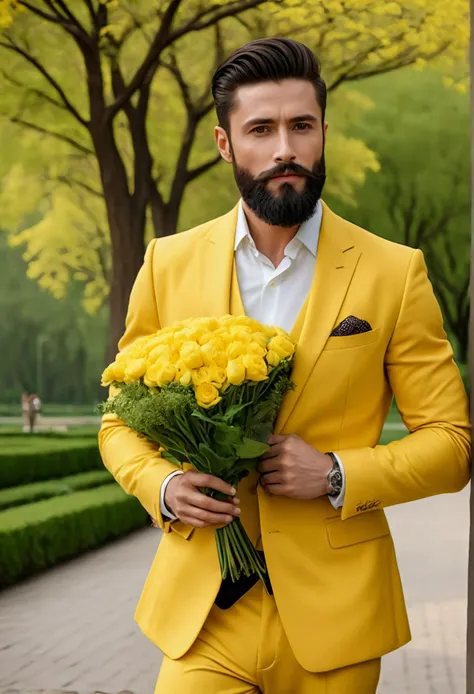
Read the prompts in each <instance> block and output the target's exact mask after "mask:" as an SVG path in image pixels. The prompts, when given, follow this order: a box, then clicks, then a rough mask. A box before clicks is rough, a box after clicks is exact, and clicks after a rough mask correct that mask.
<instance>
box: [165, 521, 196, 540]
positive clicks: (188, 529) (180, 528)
mask: <svg viewBox="0 0 474 694" xmlns="http://www.w3.org/2000/svg"><path fill="white" fill-rule="evenodd" d="M170 530H171V531H172V532H175V533H177V534H178V535H181V537H183V538H184V539H185V540H189V538H190V537H191V535H192V534H193V531H194V526H192V525H189V523H183V522H182V521H180V520H175V521H172V522H171V523H170Z"/></svg>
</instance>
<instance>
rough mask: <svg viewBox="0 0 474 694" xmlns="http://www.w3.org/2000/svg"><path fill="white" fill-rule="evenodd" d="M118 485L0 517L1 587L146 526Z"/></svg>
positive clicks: (132, 500)
mask: <svg viewBox="0 0 474 694" xmlns="http://www.w3.org/2000/svg"><path fill="white" fill-rule="evenodd" d="M147 520H148V514H147V512H146V511H145V510H144V508H143V507H142V506H141V505H140V503H139V502H138V501H137V499H135V497H133V496H129V495H127V494H126V493H125V492H124V491H123V490H122V488H121V487H119V485H118V484H113V485H106V486H103V487H98V488H97V489H93V490H89V491H84V492H77V493H75V494H71V495H68V496H66V497H57V498H55V499H48V500H47V501H40V502H38V503H36V504H29V505H28V506H21V507H19V508H13V509H10V510H8V511H3V512H2V513H0V589H1V588H4V587H6V586H9V585H12V584H13V583H16V582H17V581H19V580H20V579H22V578H25V577H27V576H30V575H31V574H33V573H35V572H37V571H40V570H41V569H45V568H47V567H50V566H54V565H55V564H58V563H59V562H61V561H63V560H65V559H68V558H70V557H74V556H76V555H78V554H80V553H82V552H85V551H87V550H90V549H93V548H95V547H100V546H101V545H103V544H105V543H106V542H107V541H109V540H111V539H113V538H117V537H120V536H121V535H125V534H127V533H129V532H130V531H132V530H134V529H136V528H140V527H142V526H144V525H146V523H147Z"/></svg>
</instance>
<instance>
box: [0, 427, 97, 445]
mask: <svg viewBox="0 0 474 694" xmlns="http://www.w3.org/2000/svg"><path fill="white" fill-rule="evenodd" d="M99 428H100V424H97V425H95V424H79V425H77V426H70V428H69V429H68V430H67V431H38V432H36V433H35V434H28V433H25V432H24V431H23V429H22V427H21V426H13V427H12V426H9V425H7V424H4V425H0V438H1V437H2V436H4V437H5V438H6V437H17V438H23V439H25V440H26V439H29V440H30V441H36V440H39V439H58V440H62V441H64V440H67V439H72V438H74V439H77V438H96V437H97V434H98V433H99Z"/></svg>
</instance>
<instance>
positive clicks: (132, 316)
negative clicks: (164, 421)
mask: <svg viewBox="0 0 474 694" xmlns="http://www.w3.org/2000/svg"><path fill="white" fill-rule="evenodd" d="M155 243H156V239H155V240H153V241H152V242H151V243H150V244H149V246H148V248H147V251H146V254H145V261H144V264H143V265H142V267H141V269H140V271H139V273H138V275H137V278H136V280H135V283H134V285H133V288H132V291H131V294H130V301H129V306H128V312H127V317H126V322H125V326H126V327H125V333H124V335H123V337H122V338H121V340H120V342H119V350H123V349H124V348H125V347H127V346H128V345H130V344H131V343H132V342H134V340H136V339H137V338H138V337H141V336H143V335H149V334H151V333H154V332H156V331H157V330H159V329H160V323H159V318H158V310H157V305H156V299H155V293H154V284H153V251H154V247H155ZM99 450H100V453H101V456H102V460H103V462H104V465H105V467H106V468H107V469H108V470H109V471H110V472H111V473H112V475H113V476H114V477H115V479H116V480H117V482H118V483H119V484H120V486H121V487H122V488H123V489H124V490H125V491H126V492H127V493H128V494H133V495H134V496H136V497H137V499H138V500H139V501H140V503H141V504H142V506H143V507H144V508H145V509H146V510H147V511H148V513H149V514H150V516H151V517H152V518H154V519H155V520H156V521H157V522H158V524H159V526H160V527H161V528H162V529H163V530H165V531H167V532H168V531H169V526H170V523H168V522H166V523H165V522H164V520H163V516H162V514H161V510H160V489H161V485H162V483H163V481H164V480H165V478H166V477H168V475H169V474H170V473H171V472H175V471H176V470H178V469H179V468H178V467H177V466H176V465H173V464H172V463H170V462H168V461H167V460H165V459H164V458H162V457H161V456H160V453H159V450H158V448H157V447H156V446H155V445H154V444H152V443H150V442H148V441H146V440H145V439H144V438H142V437H140V436H139V435H138V434H137V433H136V432H135V431H134V430H133V429H130V428H129V427H128V426H126V425H125V424H124V423H123V421H122V420H120V419H119V418H118V417H117V416H116V415H113V414H106V415H104V416H103V418H102V426H101V429H100V431H99Z"/></svg>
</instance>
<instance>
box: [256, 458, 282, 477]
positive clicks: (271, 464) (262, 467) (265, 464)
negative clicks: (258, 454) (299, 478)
mask: <svg viewBox="0 0 474 694" xmlns="http://www.w3.org/2000/svg"><path fill="white" fill-rule="evenodd" d="M280 467H281V460H280V458H270V459H269V460H262V461H260V463H259V464H258V470H259V472H261V473H262V475H265V474H266V473H267V472H275V471H276V470H279V469H280Z"/></svg>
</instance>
